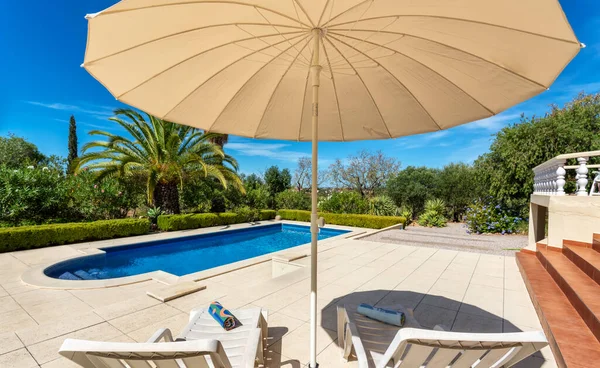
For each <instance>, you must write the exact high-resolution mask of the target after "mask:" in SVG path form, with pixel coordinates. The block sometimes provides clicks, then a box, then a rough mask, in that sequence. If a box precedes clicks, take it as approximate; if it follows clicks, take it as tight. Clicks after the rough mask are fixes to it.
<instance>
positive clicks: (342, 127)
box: [323, 44, 345, 142]
mask: <svg viewBox="0 0 600 368" xmlns="http://www.w3.org/2000/svg"><path fill="white" fill-rule="evenodd" d="M323 51H324V52H325V59H327V64H329V71H330V73H331V82H332V83H333V95H334V96H335V104H336V106H337V110H338V117H339V119H340V130H341V132H342V142H343V141H345V138H344V124H343V122H342V112H341V110H340V100H339V97H338V93H337V86H336V84H335V76H334V75H333V74H334V73H333V68H332V67H331V61H330V60H329V54H328V53H327V49H326V48H325V44H323ZM338 52H339V51H338Z"/></svg>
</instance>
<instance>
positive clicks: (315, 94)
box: [309, 28, 321, 368]
mask: <svg viewBox="0 0 600 368" xmlns="http://www.w3.org/2000/svg"><path fill="white" fill-rule="evenodd" d="M312 32H313V41H314V46H313V58H312V64H311V67H310V72H311V75H312V186H311V205H312V206H311V215H310V232H311V242H310V364H309V368H317V367H318V364H317V242H318V239H319V227H318V225H317V175H318V167H317V165H318V159H319V158H318V152H319V148H318V147H319V143H318V142H319V131H318V129H319V84H320V83H319V82H320V74H321V65H319V49H320V47H321V45H320V42H321V34H320V33H321V30H320V29H317V28H315V29H313V31H312Z"/></svg>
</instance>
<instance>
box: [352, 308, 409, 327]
mask: <svg viewBox="0 0 600 368" xmlns="http://www.w3.org/2000/svg"><path fill="white" fill-rule="evenodd" d="M356 311H357V312H358V313H360V314H362V315H363V316H366V317H369V318H371V319H374V320H376V321H379V322H383V323H387V324H389V325H394V326H398V327H402V326H404V322H405V321H406V315H405V314H404V313H403V312H400V311H395V310H389V309H383V308H377V307H374V306H372V305H369V304H365V303H362V304H360V305H359V306H358V308H357V309H356Z"/></svg>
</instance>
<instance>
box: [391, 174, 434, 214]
mask: <svg viewBox="0 0 600 368" xmlns="http://www.w3.org/2000/svg"><path fill="white" fill-rule="evenodd" d="M439 182H440V175H439V170H437V169H431V168H428V167H414V166H408V167H407V168H406V169H404V170H402V171H400V172H398V173H397V174H396V175H395V176H393V177H392V178H391V179H390V180H389V181H388V183H387V195H388V196H389V197H390V198H392V200H394V202H395V203H396V205H397V206H398V207H403V206H408V207H410V208H411V209H412V215H413V218H416V217H417V216H418V215H419V214H420V213H421V212H422V211H423V208H424V207H425V201H427V200H428V199H433V198H435V197H436V194H437V192H436V191H437V188H438V186H439Z"/></svg>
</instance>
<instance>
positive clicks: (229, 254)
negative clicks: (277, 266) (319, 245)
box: [44, 223, 348, 280]
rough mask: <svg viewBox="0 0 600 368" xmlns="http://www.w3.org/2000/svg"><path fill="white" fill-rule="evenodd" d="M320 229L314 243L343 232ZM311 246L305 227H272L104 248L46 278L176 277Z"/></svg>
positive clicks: (51, 270)
mask: <svg viewBox="0 0 600 368" xmlns="http://www.w3.org/2000/svg"><path fill="white" fill-rule="evenodd" d="M347 232H348V231H344V230H334V229H325V228H323V229H321V230H320V233H319V240H323V239H327V238H330V237H332V236H337V235H341V234H344V233H347ZM306 243H310V228H309V227H308V226H298V225H289V224H281V223H279V224H273V225H266V226H259V227H254V228H249V229H238V230H230V231H226V232H216V233H209V234H201V235H194V236H188V237H183V238H177V239H169V240H159V241H153V242H147V243H139V244H134V245H127V246H122V247H113V248H106V249H103V250H104V251H105V252H106V253H105V254H99V255H91V256H86V257H82V258H77V259H73V260H68V261H64V262H60V263H57V264H55V265H53V266H50V267H48V268H46V270H45V271H44V273H45V274H46V275H47V276H50V277H53V278H58V279H68V280H87V279H91V280H100V279H111V278H115V277H124V276H131V275H139V274H142V273H146V272H152V271H158V270H162V271H165V272H168V273H172V274H174V275H177V276H183V275H187V274H189V273H194V272H198V271H202V270H207V269H209V268H213V267H217V266H222V265H225V264H229V263H233V262H237V261H241V260H244V259H248V258H252V257H256V256H260V255H263V254H267V253H272V252H276V251H278V250H282V249H287V248H291V247H295V246H297V245H302V244H306Z"/></svg>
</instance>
